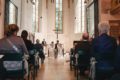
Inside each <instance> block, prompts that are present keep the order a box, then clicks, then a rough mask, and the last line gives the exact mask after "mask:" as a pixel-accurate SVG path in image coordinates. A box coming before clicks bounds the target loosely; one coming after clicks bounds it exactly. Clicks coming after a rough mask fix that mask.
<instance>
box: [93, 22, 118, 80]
mask: <svg viewBox="0 0 120 80" xmlns="http://www.w3.org/2000/svg"><path fill="white" fill-rule="evenodd" d="M98 29H99V37H97V38H95V39H94V40H93V42H92V56H94V57H95V58H96V60H97V64H96V70H97V71H96V80H104V79H105V78H106V77H108V76H110V75H112V72H109V73H110V74H109V73H106V72H104V70H106V71H113V70H114V67H113V58H114V56H115V50H116V47H117V43H116V40H115V39H114V38H112V37H110V36H109V35H108V34H107V33H108V31H109V29H110V25H109V23H108V22H101V23H99V27H98ZM100 71H103V72H100ZM97 73H99V75H97Z"/></svg>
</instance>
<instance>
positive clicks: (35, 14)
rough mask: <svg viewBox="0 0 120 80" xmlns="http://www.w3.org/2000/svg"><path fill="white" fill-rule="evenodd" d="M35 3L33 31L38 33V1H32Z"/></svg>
mask: <svg viewBox="0 0 120 80" xmlns="http://www.w3.org/2000/svg"><path fill="white" fill-rule="evenodd" d="M33 2H34V3H35V4H34V5H33V31H34V32H38V31H39V28H38V27H39V26H38V7H39V0H33Z"/></svg>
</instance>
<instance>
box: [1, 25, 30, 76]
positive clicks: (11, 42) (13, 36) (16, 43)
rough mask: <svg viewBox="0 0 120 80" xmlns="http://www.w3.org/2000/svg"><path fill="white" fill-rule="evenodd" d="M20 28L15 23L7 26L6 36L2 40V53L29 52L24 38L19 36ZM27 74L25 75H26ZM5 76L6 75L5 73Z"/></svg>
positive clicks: (26, 68)
mask: <svg viewBox="0 0 120 80" xmlns="http://www.w3.org/2000/svg"><path fill="white" fill-rule="evenodd" d="M18 31H19V28H18V26H17V25H15V24H10V25H7V26H6V27H5V37H4V38H3V39H1V40H0V52H1V53H25V54H28V51H27V48H26V46H25V44H24V41H23V39H22V38H20V37H17V33H18ZM25 70H26V72H27V73H26V75H28V63H27V62H26V60H25ZM26 75H25V76H26ZM3 76H4V75H3Z"/></svg>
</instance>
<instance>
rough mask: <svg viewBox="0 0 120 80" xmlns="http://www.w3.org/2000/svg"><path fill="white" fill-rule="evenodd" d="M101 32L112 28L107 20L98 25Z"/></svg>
mask: <svg viewBox="0 0 120 80" xmlns="http://www.w3.org/2000/svg"><path fill="white" fill-rule="evenodd" d="M98 29H99V32H100V34H103V33H107V32H108V31H109V29H110V25H109V23H108V22H107V21H104V22H100V23H99V25H98Z"/></svg>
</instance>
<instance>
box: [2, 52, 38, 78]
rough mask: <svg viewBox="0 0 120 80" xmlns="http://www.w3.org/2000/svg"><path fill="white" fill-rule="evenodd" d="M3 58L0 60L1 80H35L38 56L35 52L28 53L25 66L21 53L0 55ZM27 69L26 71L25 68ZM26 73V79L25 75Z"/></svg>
mask: <svg viewBox="0 0 120 80" xmlns="http://www.w3.org/2000/svg"><path fill="white" fill-rule="evenodd" d="M0 55H3V57H2V58H1V59H0V65H1V66H0V77H1V80H6V79H16V78H17V79H20V80H35V77H36V76H37V71H38V69H39V56H38V53H37V52H36V50H32V51H29V57H28V59H27V62H28V66H27V65H26V58H27V56H25V55H24V54H23V53H0ZM25 66H26V67H27V69H28V71H26V70H27V69H26V68H25ZM27 72H28V75H27V77H25V74H26V73H27Z"/></svg>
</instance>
